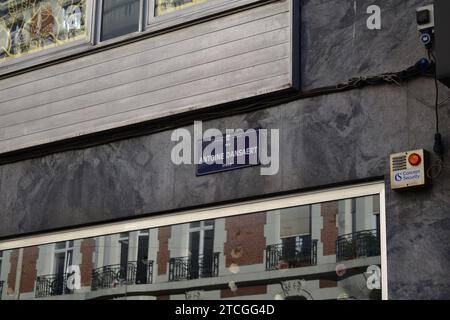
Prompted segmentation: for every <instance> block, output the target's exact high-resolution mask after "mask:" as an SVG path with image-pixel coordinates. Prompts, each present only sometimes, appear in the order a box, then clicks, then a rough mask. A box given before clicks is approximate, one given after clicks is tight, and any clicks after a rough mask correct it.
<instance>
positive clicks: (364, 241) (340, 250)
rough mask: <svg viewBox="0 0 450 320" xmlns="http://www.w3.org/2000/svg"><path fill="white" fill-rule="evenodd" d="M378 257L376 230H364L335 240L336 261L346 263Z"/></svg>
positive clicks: (378, 243)
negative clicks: (347, 261)
mask: <svg viewBox="0 0 450 320" xmlns="http://www.w3.org/2000/svg"><path fill="white" fill-rule="evenodd" d="M379 255H380V236H379V233H378V231H377V230H364V231H359V232H355V233H350V234H346V235H342V236H339V237H338V239H337V240H336V261H337V262H339V261H346V260H353V259H359V258H364V257H374V256H379Z"/></svg>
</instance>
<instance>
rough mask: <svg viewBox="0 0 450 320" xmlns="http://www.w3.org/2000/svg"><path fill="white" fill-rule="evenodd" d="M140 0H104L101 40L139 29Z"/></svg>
mask: <svg viewBox="0 0 450 320" xmlns="http://www.w3.org/2000/svg"><path fill="white" fill-rule="evenodd" d="M140 15H141V1H140V0H103V8H102V30H101V41H105V40H109V39H112V38H116V37H119V36H123V35H126V34H129V33H133V32H138V31H139V19H140Z"/></svg>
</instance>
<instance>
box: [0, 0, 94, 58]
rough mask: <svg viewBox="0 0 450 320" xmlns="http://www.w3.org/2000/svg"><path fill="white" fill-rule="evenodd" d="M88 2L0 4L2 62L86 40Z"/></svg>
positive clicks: (55, 0) (59, 0)
mask: <svg viewBox="0 0 450 320" xmlns="http://www.w3.org/2000/svg"><path fill="white" fill-rule="evenodd" d="M86 1H87V0H45V1H42V0H27V1H25V0H24V1H17V0H3V1H0V62H1V61H4V60H8V59H11V58H17V57H21V56H24V55H27V54H30V53H33V52H37V51H41V50H44V49H47V48H51V47H56V46H60V45H62V44H66V43H69V42H73V41H75V40H81V39H86V36H87V32H86V30H87V28H86Z"/></svg>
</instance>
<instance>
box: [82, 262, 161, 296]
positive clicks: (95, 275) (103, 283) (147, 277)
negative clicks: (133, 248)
mask: <svg viewBox="0 0 450 320" xmlns="http://www.w3.org/2000/svg"><path fill="white" fill-rule="evenodd" d="M152 282H153V261H151V260H150V261H145V262H144V263H140V264H138V263H137V262H136V261H130V262H128V264H127V267H126V268H125V267H122V266H121V265H119V264H116V265H109V266H104V267H101V268H98V269H95V270H93V271H92V283H91V289H92V291H95V290H99V289H107V288H115V287H117V286H123V285H135V284H150V283H152Z"/></svg>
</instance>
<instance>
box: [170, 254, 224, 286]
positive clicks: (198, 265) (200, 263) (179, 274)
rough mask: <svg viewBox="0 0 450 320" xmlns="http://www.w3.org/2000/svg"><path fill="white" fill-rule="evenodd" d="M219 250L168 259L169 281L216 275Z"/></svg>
mask: <svg viewBox="0 0 450 320" xmlns="http://www.w3.org/2000/svg"><path fill="white" fill-rule="evenodd" d="M219 255H220V253H219V252H215V253H213V254H210V255H200V256H198V258H193V257H178V258H171V259H170V260H169V281H180V280H192V279H199V278H209V277H217V276H218V275H219Z"/></svg>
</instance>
